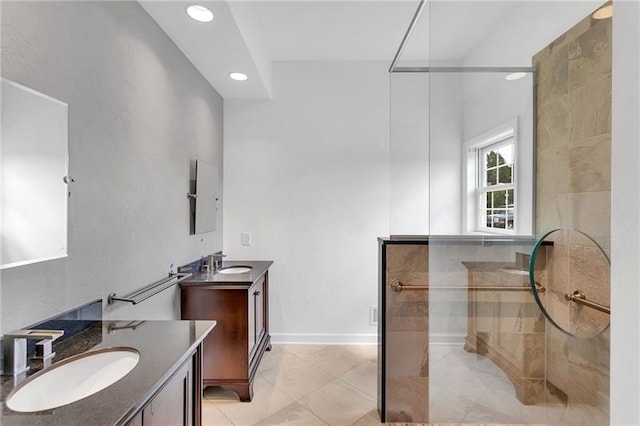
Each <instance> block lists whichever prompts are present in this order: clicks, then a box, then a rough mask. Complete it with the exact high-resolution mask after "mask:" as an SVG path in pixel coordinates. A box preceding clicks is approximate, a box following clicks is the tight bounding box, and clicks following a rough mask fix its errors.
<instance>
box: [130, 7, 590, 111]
mask: <svg viewBox="0 0 640 426" xmlns="http://www.w3.org/2000/svg"><path fill="white" fill-rule="evenodd" d="M139 1H140V3H141V5H142V7H144V8H145V10H146V11H147V12H148V13H149V14H150V15H151V16H152V17H153V19H155V21H156V22H157V23H158V24H159V25H160V27H162V29H163V30H164V31H165V32H166V33H167V34H168V35H169V37H171V38H172V39H173V41H174V42H175V43H176V45H177V46H178V47H179V48H180V49H181V50H182V51H183V52H184V53H185V55H186V56H187V57H188V58H189V59H190V60H191V62H192V63H193V64H194V66H195V67H196V68H197V69H198V70H200V72H201V73H202V74H203V75H204V76H205V78H206V79H207V80H208V81H209V82H210V83H211V85H212V86H213V87H214V88H216V90H218V92H219V93H220V94H221V95H222V96H223V97H224V98H225V99H233V98H241V99H247V98H249V99H266V98H269V97H270V96H271V64H272V62H274V61H386V62H388V63H389V64H391V61H392V59H393V56H394V55H395V52H396V50H397V48H398V46H399V44H400V41H401V40H402V37H403V35H404V33H405V31H406V30H407V27H408V26H409V23H410V21H411V18H412V17H413V14H414V12H415V10H416V8H417V6H418V3H419V0H279V1H273V0H203V1H200V0H197V3H198V4H202V5H204V6H207V7H208V8H209V9H211V10H212V11H213V13H214V14H215V19H214V21H213V22H210V23H199V22H196V21H193V20H191V19H190V18H189V17H188V16H187V15H186V13H185V10H186V6H188V5H190V4H194V0H179V1H158V0H139ZM591 1H593V0H591ZM534 2H537V3H538V4H540V2H539V1H536V0H533V1H529V2H525V1H514V0H509V1H500V0H429V3H428V4H427V7H426V8H425V10H424V12H423V14H422V15H421V17H420V19H419V21H418V23H417V25H416V28H415V30H414V32H413V34H412V36H411V38H410V40H409V43H408V44H407V47H406V49H405V51H404V53H403V55H402V62H401V63H400V64H401V65H405V64H408V63H415V62H419V61H425V60H427V59H430V60H431V61H432V62H442V63H448V64H456V63H460V62H461V61H462V60H463V59H464V58H465V56H466V55H467V54H468V53H469V52H470V51H471V50H472V49H473V48H474V47H475V46H476V45H477V44H478V43H479V42H480V41H481V40H482V39H483V36H485V35H486V34H487V33H489V32H490V31H491V30H492V29H494V28H495V26H496V25H500V22H503V21H504V20H505V19H510V17H509V14H510V13H514V14H515V13H520V14H522V13H526V8H525V7H523V6H524V5H526V3H534ZM551 3H556V4H558V3H560V2H549V4H551ZM565 3H566V2H565ZM515 5H518V7H517V8H516V7H515ZM516 9H518V10H517V11H516ZM550 15H551V16H552V14H550ZM235 71H239V72H243V73H245V74H247V75H248V76H249V79H248V80H247V81H245V82H237V81H233V80H231V79H230V78H229V77H228V75H229V73H230V72H235Z"/></svg>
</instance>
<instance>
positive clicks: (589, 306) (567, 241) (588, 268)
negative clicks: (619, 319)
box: [529, 229, 611, 338]
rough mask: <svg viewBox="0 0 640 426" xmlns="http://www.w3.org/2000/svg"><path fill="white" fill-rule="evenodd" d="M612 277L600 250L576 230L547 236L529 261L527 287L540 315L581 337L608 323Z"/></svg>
mask: <svg viewBox="0 0 640 426" xmlns="http://www.w3.org/2000/svg"><path fill="white" fill-rule="evenodd" d="M610 275H611V270H610V263H609V258H608V257H607V255H606V254H605V252H604V251H603V250H602V248H600V246H598V244H597V243H596V242H595V241H593V240H592V239H591V238H590V237H589V236H587V235H586V234H583V233H582V232H579V231H576V230H567V229H556V230H553V231H551V232H548V233H547V234H545V235H544V236H543V237H542V238H541V239H540V240H539V241H538V242H537V243H536V245H535V248H534V250H533V253H532V255H531V262H530V264H529V278H530V281H531V289H532V291H533V294H534V296H535V300H536V302H537V303H538V306H540V309H542V312H543V314H544V315H545V316H546V317H547V319H548V320H549V321H550V322H551V323H552V324H553V325H554V326H556V327H557V328H559V329H560V330H562V331H563V332H565V333H567V334H569V335H572V336H576V337H582V338H591V337H594V336H597V335H598V334H600V333H602V332H603V331H604V330H606V329H607V327H609V317H610V308H609V306H610V300H611V299H610V293H611V286H610V281H611V280H610ZM536 284H537V285H536Z"/></svg>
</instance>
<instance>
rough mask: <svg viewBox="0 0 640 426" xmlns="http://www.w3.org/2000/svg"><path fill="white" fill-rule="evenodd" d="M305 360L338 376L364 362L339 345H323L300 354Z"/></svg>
mask: <svg viewBox="0 0 640 426" xmlns="http://www.w3.org/2000/svg"><path fill="white" fill-rule="evenodd" d="M300 357H301V358H302V359H304V360H305V361H309V362H310V363H312V364H313V365H315V366H317V367H320V368H321V369H323V370H324V371H326V372H328V373H331V374H333V375H334V376H335V377H340V376H342V375H343V374H344V373H346V372H347V371H349V370H352V369H354V368H356V367H357V366H359V365H360V364H362V363H363V362H366V361H365V360H364V359H363V358H362V357H360V356H359V355H356V354H354V353H353V352H350V351H348V350H345V349H342V348H341V347H339V346H324V347H323V348H322V349H321V350H319V351H316V352H313V353H309V354H304V355H300Z"/></svg>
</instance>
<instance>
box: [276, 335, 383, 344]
mask: <svg viewBox="0 0 640 426" xmlns="http://www.w3.org/2000/svg"><path fill="white" fill-rule="evenodd" d="M271 342H272V343H274V344H285V343H295V344H309V345H377V344H378V334H377V333H340V334H330V333H271Z"/></svg>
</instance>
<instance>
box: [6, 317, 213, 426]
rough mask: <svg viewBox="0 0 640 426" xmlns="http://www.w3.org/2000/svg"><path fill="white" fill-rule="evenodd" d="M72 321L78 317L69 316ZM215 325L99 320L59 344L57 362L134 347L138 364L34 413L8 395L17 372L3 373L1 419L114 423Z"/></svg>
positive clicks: (17, 422) (147, 395)
mask: <svg viewBox="0 0 640 426" xmlns="http://www.w3.org/2000/svg"><path fill="white" fill-rule="evenodd" d="M70 321H73V320H70ZM214 326H215V321H136V322H131V321H96V323H95V324H93V325H91V326H90V327H88V328H86V329H85V330H83V331H81V332H80V333H78V334H76V335H74V336H73V337H71V338H69V339H67V340H64V341H62V342H60V343H57V344H54V346H53V350H54V351H55V352H56V357H55V358H54V364H53V365H54V366H55V363H56V362H59V361H61V360H63V359H65V358H68V357H70V356H72V355H76V354H79V353H82V352H85V351H87V350H90V349H99V348H109V347H131V348H135V349H136V350H137V351H138V352H139V353H140V361H139V362H138V364H137V365H136V366H135V368H134V369H133V370H131V372H130V373H129V374H127V375H126V376H124V377H123V378H122V379H120V380H118V381H117V382H115V383H114V384H112V385H111V386H108V387H106V388H105V389H103V390H101V391H99V392H97V393H95V394H93V395H91V396H88V397H86V398H84V399H81V400H79V401H76V402H74V403H71V404H68V405H65V406H62V407H58V408H54V409H51V410H46V411H39V412H35V413H17V412H15V411H12V410H11V409H9V408H8V407H7V406H6V404H5V400H6V398H7V395H8V394H9V392H10V391H11V390H12V389H13V387H14V383H13V377H2V378H1V379H0V384H1V386H2V387H1V394H0V398H1V401H2V412H1V413H0V424H2V425H3V426H9V425H30V426H39V425H64V426H69V425H114V424H122V423H123V422H126V421H128V420H129V419H130V416H132V415H133V414H134V413H135V412H137V411H138V410H140V409H141V408H142V406H143V404H144V403H145V402H146V401H147V400H148V399H149V398H150V397H151V396H152V395H153V394H154V393H155V392H156V391H157V390H158V388H159V387H160V385H162V384H163V383H164V382H165V381H166V380H167V379H168V378H169V377H170V376H171V374H173V373H174V372H175V371H176V369H177V368H178V367H180V365H182V364H183V363H184V362H185V361H186V360H187V359H188V358H189V357H190V356H191V354H192V353H193V352H194V351H195V350H196V348H197V346H198V345H199V344H200V342H202V340H203V339H204V338H205V337H206V336H207V334H209V332H210V331H211V330H212V329H213V327H214Z"/></svg>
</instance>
